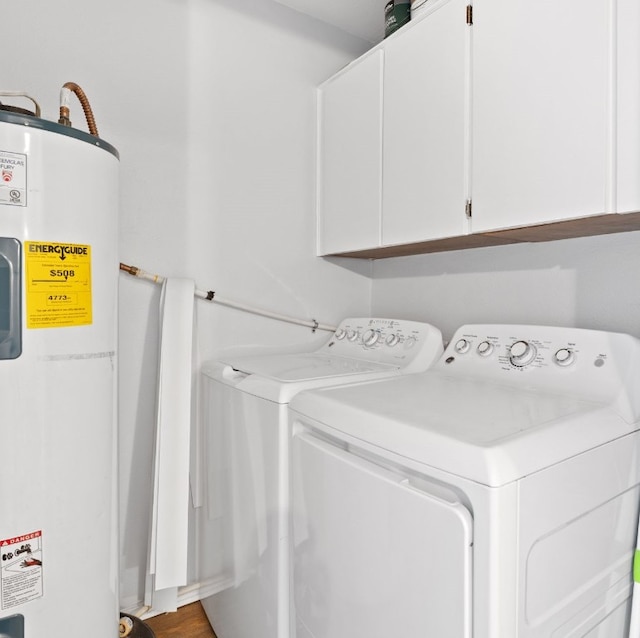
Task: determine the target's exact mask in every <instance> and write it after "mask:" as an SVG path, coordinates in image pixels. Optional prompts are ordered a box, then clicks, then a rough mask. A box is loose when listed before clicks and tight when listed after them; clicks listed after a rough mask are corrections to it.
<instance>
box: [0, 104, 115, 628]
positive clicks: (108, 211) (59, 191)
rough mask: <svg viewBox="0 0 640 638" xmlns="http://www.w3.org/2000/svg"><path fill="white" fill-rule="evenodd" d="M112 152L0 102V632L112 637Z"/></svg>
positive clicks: (72, 130)
mask: <svg viewBox="0 0 640 638" xmlns="http://www.w3.org/2000/svg"><path fill="white" fill-rule="evenodd" d="M118 167H119V160H118V153H117V151H116V149H115V148H113V147H112V146H110V145H109V144H107V143H105V142H104V141H103V140H101V139H100V138H99V137H97V136H96V135H92V134H89V133H85V132H84V131H82V130H79V129H76V128H73V127H70V126H68V125H63V124H59V123H57V122H51V121H47V120H45V119H42V118H40V117H38V116H37V114H33V115H31V114H28V113H25V112H23V111H22V109H6V108H4V109H3V108H2V107H1V106H0V450H1V451H0V457H1V458H0V554H1V562H0V570H1V571H0V636H2V637H3V638H5V636H9V637H11V638H14V636H16V637H18V638H19V637H21V636H22V635H24V636H26V637H28V638H43V637H44V636H46V637H47V638H63V637H64V638H66V637H68V636H81V635H87V636H91V637H92V638H107V637H108V638H114V636H116V635H117V634H118V629H117V628H118V622H119V610H118V568H117V567H118V565H117V557H118V553H117V470H116V452H117V432H116V366H117V350H116V343H117V341H116V339H117V323H116V321H117V318H116V313H117V276H118V260H117V217H118Z"/></svg>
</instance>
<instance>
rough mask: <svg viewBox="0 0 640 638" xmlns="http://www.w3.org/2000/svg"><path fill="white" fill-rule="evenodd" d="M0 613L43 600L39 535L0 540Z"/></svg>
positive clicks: (40, 538) (40, 534) (37, 533)
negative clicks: (0, 560)
mask: <svg viewBox="0 0 640 638" xmlns="http://www.w3.org/2000/svg"><path fill="white" fill-rule="evenodd" d="M0 553H2V568H1V569H2V572H1V578H0V589H1V590H2V593H1V595H0V610H4V609H11V608H12V607H17V606H18V605H22V604H23V603H27V602H29V601H30V600H35V599H36V598H41V597H42V531H41V530H38V531H36V532H30V533H29V534H21V535H19V536H14V537H12V538H5V539H4V540H0Z"/></svg>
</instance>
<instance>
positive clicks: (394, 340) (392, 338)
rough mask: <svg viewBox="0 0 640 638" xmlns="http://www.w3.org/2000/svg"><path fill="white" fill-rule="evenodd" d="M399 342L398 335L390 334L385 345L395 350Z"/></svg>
mask: <svg viewBox="0 0 640 638" xmlns="http://www.w3.org/2000/svg"><path fill="white" fill-rule="evenodd" d="M398 341H400V337H399V336H398V335H397V334H395V333H394V334H390V335H389V336H388V337H387V338H386V340H385V343H386V344H387V345H388V346H389V347H390V348H393V346H397V345H398Z"/></svg>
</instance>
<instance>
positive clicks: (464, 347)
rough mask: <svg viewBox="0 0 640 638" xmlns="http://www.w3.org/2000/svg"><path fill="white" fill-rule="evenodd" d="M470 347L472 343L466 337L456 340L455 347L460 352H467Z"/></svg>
mask: <svg viewBox="0 0 640 638" xmlns="http://www.w3.org/2000/svg"><path fill="white" fill-rule="evenodd" d="M469 348H471V344H470V343H469V342H468V341H467V340H466V339H459V340H458V341H456V345H455V346H454V349H455V351H456V352H457V353H458V354H465V352H469Z"/></svg>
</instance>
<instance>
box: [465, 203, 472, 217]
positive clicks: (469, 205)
mask: <svg viewBox="0 0 640 638" xmlns="http://www.w3.org/2000/svg"><path fill="white" fill-rule="evenodd" d="M464 213H465V215H466V216H467V219H471V200H470V199H468V200H467V203H466V205H465V207H464Z"/></svg>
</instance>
